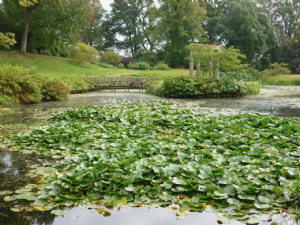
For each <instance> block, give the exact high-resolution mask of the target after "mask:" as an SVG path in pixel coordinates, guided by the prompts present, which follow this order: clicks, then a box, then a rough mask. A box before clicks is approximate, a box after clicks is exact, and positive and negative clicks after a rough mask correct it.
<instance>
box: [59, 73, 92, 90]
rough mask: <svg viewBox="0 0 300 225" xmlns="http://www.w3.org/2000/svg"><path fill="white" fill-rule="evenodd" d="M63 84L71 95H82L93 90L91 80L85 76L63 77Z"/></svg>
mask: <svg viewBox="0 0 300 225" xmlns="http://www.w3.org/2000/svg"><path fill="white" fill-rule="evenodd" d="M62 80H63V82H64V83H65V84H66V85H67V86H68V89H69V92H70V93H72V94H75V93H83V92H88V91H92V90H94V89H95V84H94V82H93V80H92V79H91V78H89V77H87V76H76V77H64V78H63V79H62Z"/></svg>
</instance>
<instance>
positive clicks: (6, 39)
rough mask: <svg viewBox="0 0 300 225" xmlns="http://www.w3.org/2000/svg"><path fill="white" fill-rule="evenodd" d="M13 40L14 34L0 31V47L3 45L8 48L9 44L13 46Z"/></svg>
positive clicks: (14, 41) (14, 42)
mask: <svg viewBox="0 0 300 225" xmlns="http://www.w3.org/2000/svg"><path fill="white" fill-rule="evenodd" d="M16 43H17V42H16V40H15V34H13V33H5V34H3V33H1V32H0V47H4V48H6V49H9V47H10V46H13V45H14V44H16Z"/></svg>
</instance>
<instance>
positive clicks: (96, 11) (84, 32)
mask: <svg viewBox="0 0 300 225" xmlns="http://www.w3.org/2000/svg"><path fill="white" fill-rule="evenodd" d="M90 4H91V6H92V8H93V17H92V20H91V23H90V25H89V26H88V27H84V28H83V29H81V31H80V36H81V38H82V41H83V42H84V43H85V44H88V45H90V46H93V47H95V48H96V49H97V50H101V49H102V45H103V37H102V32H103V31H102V20H103V16H104V13H105V10H104V9H103V8H102V5H101V2H100V1H99V0H91V3H90Z"/></svg>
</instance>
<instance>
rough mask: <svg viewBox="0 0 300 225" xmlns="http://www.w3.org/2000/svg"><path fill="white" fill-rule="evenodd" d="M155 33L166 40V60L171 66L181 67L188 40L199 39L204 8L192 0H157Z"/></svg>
mask: <svg viewBox="0 0 300 225" xmlns="http://www.w3.org/2000/svg"><path fill="white" fill-rule="evenodd" d="M159 2H160V3H161V6H160V8H159V12H158V13H159V22H158V27H157V33H158V35H159V37H160V38H161V39H162V40H164V41H165V42H166V44H165V49H166V52H167V61H168V64H169V65H170V66H171V67H182V66H183V64H184V59H185V58H186V56H187V54H188V52H187V50H186V48H185V47H186V46H187V45H188V43H189V42H193V41H194V40H199V39H201V35H203V34H204V33H205V32H204V29H203V27H202V22H203V21H204V19H205V18H206V16H205V15H206V10H205V9H204V8H203V7H200V6H199V4H198V3H197V1H193V0H168V1H164V0H159Z"/></svg>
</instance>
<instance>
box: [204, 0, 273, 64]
mask: <svg viewBox="0 0 300 225" xmlns="http://www.w3.org/2000/svg"><path fill="white" fill-rule="evenodd" d="M272 29H273V30H272ZM269 30H271V31H270V32H269ZM267 33H269V36H268V35H266V34H267ZM271 34H273V36H272V40H273V39H275V36H274V28H273V27H272V26H271V25H270V22H269V21H268V20H267V17H266V16H265V15H263V14H262V13H261V12H259V10H258V8H257V6H256V4H255V3H254V2H251V1H241V2H235V1H232V2H231V3H229V5H228V7H227V9H226V10H225V13H223V14H221V15H218V16H215V17H213V18H211V19H210V20H209V22H208V35H209V38H210V39H211V40H212V41H219V42H222V43H225V45H226V47H227V48H228V47H231V46H234V47H235V48H237V49H240V53H241V54H244V55H246V56H247V59H245V60H243V62H244V63H252V62H253V61H254V60H255V58H256V57H257V55H260V54H261V53H262V52H263V50H264V46H265V44H266V42H267V40H268V38H271ZM270 42H271V41H270Z"/></svg>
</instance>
